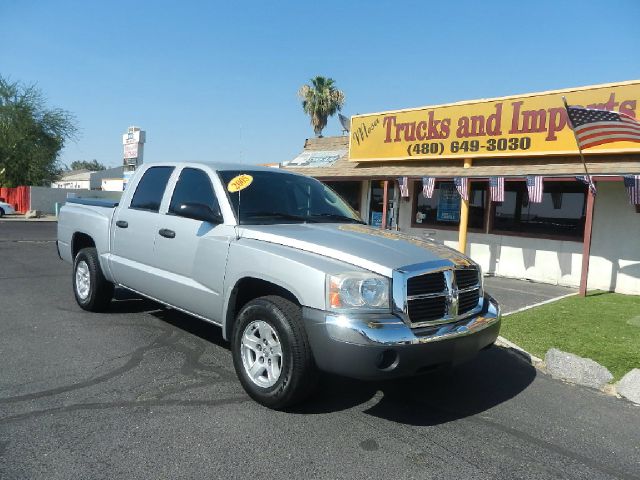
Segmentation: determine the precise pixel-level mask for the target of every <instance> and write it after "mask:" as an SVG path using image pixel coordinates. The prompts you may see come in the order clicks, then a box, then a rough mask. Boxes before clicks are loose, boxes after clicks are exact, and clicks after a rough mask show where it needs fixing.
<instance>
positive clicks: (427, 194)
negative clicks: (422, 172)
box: [422, 177, 436, 198]
mask: <svg viewBox="0 0 640 480" xmlns="http://www.w3.org/2000/svg"><path fill="white" fill-rule="evenodd" d="M435 185H436V178H435V177H422V195H423V196H424V198H431V197H432V196H433V189H434V187H435Z"/></svg>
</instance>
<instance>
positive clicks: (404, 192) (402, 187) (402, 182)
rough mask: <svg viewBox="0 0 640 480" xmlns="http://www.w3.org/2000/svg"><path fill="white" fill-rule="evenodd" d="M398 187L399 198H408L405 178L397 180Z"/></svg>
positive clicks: (407, 185) (407, 180)
mask: <svg viewBox="0 0 640 480" xmlns="http://www.w3.org/2000/svg"><path fill="white" fill-rule="evenodd" d="M398 185H400V196H402V197H408V196H409V179H408V178H407V177H400V178H398Z"/></svg>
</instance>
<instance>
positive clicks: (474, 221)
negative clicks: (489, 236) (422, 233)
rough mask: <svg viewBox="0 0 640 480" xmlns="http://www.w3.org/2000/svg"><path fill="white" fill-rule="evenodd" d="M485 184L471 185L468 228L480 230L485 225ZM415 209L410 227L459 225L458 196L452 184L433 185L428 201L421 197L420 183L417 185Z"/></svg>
mask: <svg viewBox="0 0 640 480" xmlns="http://www.w3.org/2000/svg"><path fill="white" fill-rule="evenodd" d="M486 190H487V183H486V182H470V193H469V228H477V229H480V228H482V227H483V225H484V212H485V193H486ZM414 192H415V195H416V203H415V205H416V208H415V211H414V212H413V224H414V226H416V227H420V226H429V227H433V226H453V227H457V226H458V225H459V223H460V201H461V199H460V195H459V194H458V191H457V190H456V187H455V185H454V184H453V182H445V181H442V182H436V185H435V189H434V191H433V195H432V196H431V198H425V196H424V195H423V194H422V183H421V182H416V184H415V188H414Z"/></svg>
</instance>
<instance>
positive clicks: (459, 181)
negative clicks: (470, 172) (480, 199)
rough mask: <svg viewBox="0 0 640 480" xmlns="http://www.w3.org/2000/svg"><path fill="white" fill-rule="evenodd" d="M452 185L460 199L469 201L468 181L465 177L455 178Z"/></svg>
mask: <svg viewBox="0 0 640 480" xmlns="http://www.w3.org/2000/svg"><path fill="white" fill-rule="evenodd" d="M453 183H454V184H455V186H456V190H458V193H459V194H460V196H461V197H462V199H463V200H465V201H469V179H468V178H467V177H455V178H454V179H453Z"/></svg>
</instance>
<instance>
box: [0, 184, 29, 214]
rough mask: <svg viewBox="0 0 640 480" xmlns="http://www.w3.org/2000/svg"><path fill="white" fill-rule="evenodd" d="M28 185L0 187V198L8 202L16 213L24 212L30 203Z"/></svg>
mask: <svg viewBox="0 0 640 480" xmlns="http://www.w3.org/2000/svg"><path fill="white" fill-rule="evenodd" d="M30 193H31V190H30V188H29V187H13V188H9V187H0V199H2V200H3V201H5V202H7V203H10V204H11V205H12V206H13V208H15V209H16V212H18V213H25V212H26V211H27V210H29V206H30V205H31V195H30Z"/></svg>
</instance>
